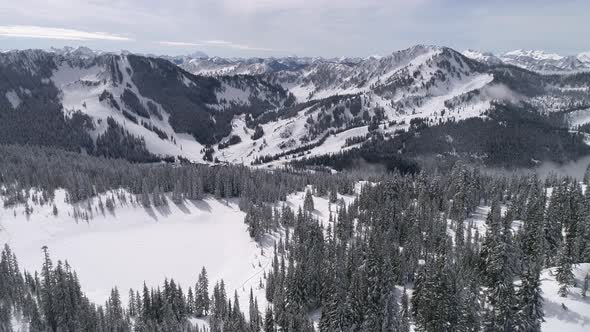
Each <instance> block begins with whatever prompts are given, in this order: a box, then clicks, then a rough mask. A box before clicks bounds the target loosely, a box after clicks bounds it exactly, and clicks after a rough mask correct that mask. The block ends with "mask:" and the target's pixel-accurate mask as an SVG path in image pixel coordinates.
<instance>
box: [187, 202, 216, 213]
mask: <svg viewBox="0 0 590 332" xmlns="http://www.w3.org/2000/svg"><path fill="white" fill-rule="evenodd" d="M187 202H188V203H190V204H192V205H193V206H194V207H196V208H197V209H199V210H201V211H206V212H211V205H209V203H207V202H206V201H204V200H187Z"/></svg>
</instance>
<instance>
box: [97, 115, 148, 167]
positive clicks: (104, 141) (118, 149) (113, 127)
mask: <svg viewBox="0 0 590 332" xmlns="http://www.w3.org/2000/svg"><path fill="white" fill-rule="evenodd" d="M107 124H108V128H107V130H106V131H105V132H104V133H103V134H101V135H99V136H98V138H97V139H96V155H98V156H103V157H107V158H126V159H128V160H129V161H132V162H154V161H159V160H160V158H158V157H156V156H154V155H153V154H151V153H150V152H149V151H148V150H147V148H146V147H145V141H144V140H143V138H138V137H135V136H133V135H131V134H130V133H129V132H127V131H126V130H125V129H123V128H122V127H120V126H119V125H118V124H117V122H115V120H113V119H112V118H110V117H109V118H108V119H107Z"/></svg>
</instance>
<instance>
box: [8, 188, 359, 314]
mask: <svg viewBox="0 0 590 332" xmlns="http://www.w3.org/2000/svg"><path fill="white" fill-rule="evenodd" d="M358 189H359V190H360V187H359V188H358ZM304 196H305V193H304V192H298V193H293V194H291V195H289V196H288V197H287V201H286V202H285V203H283V202H280V203H277V204H276V205H277V207H280V206H282V205H283V204H286V205H287V206H289V207H290V208H292V209H294V210H295V211H296V210H297V209H298V208H299V207H300V206H302V205H303V200H304ZM107 198H113V200H114V201H115V202H116V204H115V205H116V206H115V209H114V211H113V212H110V211H109V210H108V209H105V208H104V204H105V202H106V200H107ZM339 198H341V199H342V200H343V201H344V202H345V203H346V204H350V203H351V202H352V201H353V200H354V196H343V195H339ZM167 200H168V204H167V205H166V206H164V207H153V206H152V207H149V208H145V207H144V206H143V205H141V204H140V203H139V202H138V201H137V200H136V198H134V196H133V195H131V194H129V193H127V192H126V191H124V190H120V191H113V192H109V193H106V194H102V195H100V196H98V197H95V198H94V199H92V200H90V201H85V202H81V203H78V204H75V205H71V204H68V203H66V193H65V192H64V191H63V190H58V191H56V193H55V199H54V202H53V203H54V204H45V205H39V204H38V203H36V202H34V201H33V199H32V198H31V199H30V200H29V202H28V205H26V206H25V205H18V206H11V207H3V208H0V245H1V246H4V244H5V243H7V244H9V245H10V247H11V248H12V249H13V251H14V252H15V253H16V254H17V255H18V260H19V264H20V266H21V268H23V269H25V270H27V271H34V270H37V271H40V270H41V267H42V262H43V256H42V251H41V247H43V246H47V247H48V248H49V252H50V254H51V256H52V258H53V259H54V260H55V261H57V260H62V261H65V260H67V261H68V263H69V264H70V265H71V266H72V267H73V268H74V269H75V270H76V272H77V274H78V276H79V278H80V280H81V284H82V290H83V291H84V292H85V293H86V294H87V296H88V297H89V298H90V300H92V301H94V302H95V303H97V304H102V303H104V302H105V301H106V300H107V299H108V297H109V295H110V292H111V289H112V288H113V287H115V286H117V287H118V289H119V291H120V292H121V294H122V296H123V299H124V300H125V301H126V300H127V292H128V290H129V289H130V288H133V289H134V290H137V289H139V288H140V287H142V286H143V283H144V282H145V284H146V285H147V286H148V287H157V286H159V285H160V284H161V283H162V282H163V280H164V279H165V278H167V279H171V278H173V279H174V280H175V281H176V282H177V283H178V284H180V285H181V286H183V287H184V288H188V287H189V286H194V284H195V282H196V280H197V276H198V274H199V273H200V272H201V268H202V267H203V266H204V267H205V268H206V269H207V272H208V276H209V280H210V287H211V290H213V286H214V284H215V282H216V281H219V280H221V279H223V280H224V282H225V285H226V289H227V292H228V294H230V295H232V296H233V293H234V291H237V292H238V296H239V299H240V306H241V307H242V308H248V300H249V298H248V296H249V293H250V288H252V289H253V291H254V295H255V296H256V297H257V299H258V304H259V306H260V308H261V309H265V308H266V307H267V301H266V299H265V295H264V287H261V284H262V286H264V278H263V276H264V274H265V271H268V269H269V268H270V263H271V262H272V259H273V246H274V244H275V241H276V242H278V241H279V238H280V237H281V236H284V231H283V230H280V231H279V232H276V233H274V234H271V235H265V237H264V238H263V239H262V240H261V241H260V242H258V243H257V242H256V241H254V240H253V239H251V238H250V236H249V234H248V231H247V225H246V224H244V216H245V213H243V212H242V211H240V210H239V208H238V201H237V200H229V201H226V200H217V199H215V198H212V197H207V198H205V199H204V200H202V201H191V200H184V201H183V203H182V204H175V203H173V202H172V201H171V200H170V198H168V199H167ZM0 201H2V203H4V198H1V199H0ZM314 201H315V210H314V211H313V212H312V214H313V216H314V217H315V218H317V219H318V220H320V221H322V222H324V223H327V222H328V217H329V215H330V214H332V215H333V216H334V217H335V216H337V206H336V205H334V204H330V203H329V202H328V200H327V198H325V197H314ZM54 205H55V208H56V209H57V215H55V214H54V208H53V206H54ZM101 206H102V208H101ZM27 209H30V210H28V211H29V212H28V213H27ZM200 322H201V321H200ZM201 323H202V322H201Z"/></svg>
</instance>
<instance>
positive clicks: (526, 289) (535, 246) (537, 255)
mask: <svg viewBox="0 0 590 332" xmlns="http://www.w3.org/2000/svg"><path fill="white" fill-rule="evenodd" d="M530 191H531V192H530V194H529V198H528V203H527V206H526V219H525V222H524V226H523V227H524V229H523V239H522V254H523V262H522V273H521V283H522V285H521V286H520V289H519V290H518V293H517V297H518V313H517V321H516V324H515V328H516V331H527V332H539V331H541V322H542V321H543V315H544V314H543V296H542V295H541V293H542V291H541V281H540V274H541V266H542V255H541V253H542V247H543V232H542V227H541V225H542V220H543V212H544V207H545V200H544V197H543V196H544V194H543V193H542V192H541V190H540V188H539V185H538V184H533V185H532V187H531V189H530Z"/></svg>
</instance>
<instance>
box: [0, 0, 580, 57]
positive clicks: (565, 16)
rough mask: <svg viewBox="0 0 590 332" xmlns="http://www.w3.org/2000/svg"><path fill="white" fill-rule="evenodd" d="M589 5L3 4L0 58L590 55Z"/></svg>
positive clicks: (362, 1) (174, 0) (18, 0)
mask: <svg viewBox="0 0 590 332" xmlns="http://www.w3.org/2000/svg"><path fill="white" fill-rule="evenodd" d="M588 22H590V1H588V0H3V1H1V3H0V49H12V48H21V49H22V48H49V47H51V46H56V47H62V46H65V45H71V46H78V45H84V46H89V47H91V48H97V49H103V50H108V51H118V50H122V49H125V50H130V51H134V52H143V53H156V54H186V53H190V52H194V51H197V50H200V51H203V52H205V53H207V54H209V55H219V56H262V57H266V56H280V55H308V56H342V55H346V56H367V55H371V54H387V53H390V52H392V51H394V50H398V49H402V48H406V47H409V46H411V45H414V44H435V45H444V46H450V47H453V48H456V49H459V50H463V49H467V48H473V49H479V50H484V51H495V52H502V51H507V50H513V49H517V48H524V49H541V50H545V51H550V52H558V53H563V54H574V53H577V52H581V51H589V50H590V39H589V38H588V31H589V24H590V23H588Z"/></svg>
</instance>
